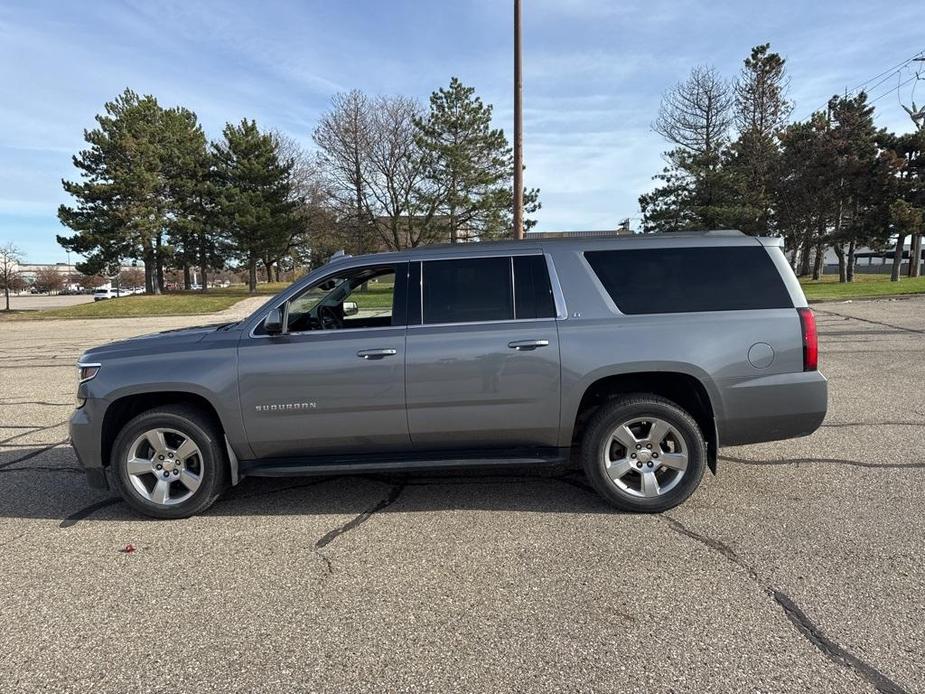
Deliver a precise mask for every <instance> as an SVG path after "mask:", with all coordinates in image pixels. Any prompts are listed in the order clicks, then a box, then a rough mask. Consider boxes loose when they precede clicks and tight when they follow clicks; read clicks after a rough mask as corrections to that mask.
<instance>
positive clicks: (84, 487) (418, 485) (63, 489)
mask: <svg viewBox="0 0 925 694" xmlns="http://www.w3.org/2000/svg"><path fill="white" fill-rule="evenodd" d="M386 502H387V503H386ZM443 510H473V511H476V510H478V511H513V512H531V513H608V514H610V513H616V511H615V510H614V509H613V508H612V507H610V506H609V505H607V504H606V503H605V502H604V501H603V500H602V499H601V498H600V497H599V496H598V495H597V493H596V492H595V491H594V490H593V489H592V488H591V486H590V484H589V483H588V481H587V480H586V478H585V477H584V475H583V473H582V472H581V471H579V470H574V469H566V468H563V467H556V468H555V469H537V468H535V467H522V466H520V467H518V466H514V465H512V466H511V467H505V468H504V469H491V470H484V469H482V470H462V471H437V472H433V473H431V472H427V473H414V474H399V473H388V474H362V475H360V474H358V475H329V476H318V477H293V478H260V477H248V478H245V479H243V480H241V482H240V483H239V484H238V485H237V486H236V487H233V488H231V489H229V490H228V491H226V493H225V494H224V495H223V496H222V497H221V498H220V499H219V500H218V501H217V502H216V503H215V504H214V505H213V506H212V507H211V508H210V509H208V510H207V511H206V512H205V513H203V514H201V515H202V516H228V517H231V516H274V515H276V516H287V515H310V514H314V515H326V514H337V515H351V514H353V515H360V514H366V513H371V512H395V511H400V512H402V513H416V512H433V511H443ZM0 518H35V519H49V520H58V521H59V525H60V527H64V528H67V527H71V526H73V525H75V524H76V523H78V522H80V521H82V520H84V519H93V520H99V521H127V520H133V521H138V520H145V517H144V516H141V515H140V514H138V513H136V512H135V511H134V510H133V509H131V508H130V507H129V506H128V505H127V504H125V503H124V502H123V501H122V500H121V499H120V498H119V497H118V494H117V493H116V492H115V490H100V489H93V488H91V487H89V485H88V484H87V482H86V478H85V475H84V473H83V470H82V469H81V468H80V467H79V465H78V463H77V460H76V458H75V456H74V454H73V451H71V449H70V448H69V447H64V446H60V445H58V446H57V447H35V448H31V447H22V448H18V449H16V450H15V451H5V452H3V453H0Z"/></svg>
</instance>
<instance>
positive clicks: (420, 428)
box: [406, 255, 560, 450]
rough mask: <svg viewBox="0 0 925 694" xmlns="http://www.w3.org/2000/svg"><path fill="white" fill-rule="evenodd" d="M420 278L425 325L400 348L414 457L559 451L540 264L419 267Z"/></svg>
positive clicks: (547, 297) (474, 262)
mask: <svg viewBox="0 0 925 694" xmlns="http://www.w3.org/2000/svg"><path fill="white" fill-rule="evenodd" d="M416 272H417V269H415V271H414V272H412V276H414V275H415V274H416ZM420 274H421V292H420V295H421V308H422V316H423V317H422V318H421V319H420V321H419V322H418V324H417V325H409V328H408V337H407V342H406V350H407V357H406V378H407V388H406V390H407V399H408V426H409V429H410V432H411V439H412V442H413V444H414V446H415V448H416V449H418V450H427V449H441V448H444V449H445V448H454V449H490V448H522V447H537V446H555V445H557V442H558V435H559V387H560V386H559V381H560V373H559V336H558V329H557V325H556V319H555V316H556V309H555V304H554V300H553V297H552V292H551V289H550V285H549V275H548V272H547V269H546V262H545V258H544V256H542V255H532V256H515V257H514V258H513V259H512V258H511V257H500V258H495V257H492V258H461V259H452V260H432V261H424V262H423V263H421V268H420ZM409 306H410V304H409ZM412 322H414V321H413V319H412V316H411V314H410V313H409V323H412Z"/></svg>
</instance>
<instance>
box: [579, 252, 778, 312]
mask: <svg viewBox="0 0 925 694" xmlns="http://www.w3.org/2000/svg"><path fill="white" fill-rule="evenodd" d="M585 257H586V258H587V259H588V262H589V263H590V264H591V267H592V268H593V269H594V272H595V273H596V274H597V276H598V278H599V279H600V280H601V283H602V284H603V285H604V288H605V289H606V290H607V292H608V293H609V294H610V297H611V298H612V299H613V301H614V303H615V304H616V305H617V308H619V309H620V311H622V312H623V313H630V314H636V313H684V312H691V311H737V310H738V311H741V310H746V309H766V308H792V307H793V302H792V301H791V299H790V294H789V293H788V292H787V289H786V287H784V283H783V281H782V280H781V278H780V275H779V274H778V273H777V269H776V268H775V267H774V264H773V262H772V261H771V258H770V257H769V256H768V254H767V252H766V251H765V249H764V248H761V247H752V248H749V247H729V248H720V247H712V248H652V249H639V250H627V251H589V252H587V253H585Z"/></svg>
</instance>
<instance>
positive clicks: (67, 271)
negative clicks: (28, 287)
mask: <svg viewBox="0 0 925 694" xmlns="http://www.w3.org/2000/svg"><path fill="white" fill-rule="evenodd" d="M13 269H14V270H15V271H16V272H18V273H19V275H20V276H21V277H22V278H23V279H24V280H25V281H26V283H27V284H32V283H33V282H35V276H36V275H37V274H38V273H39V272H41V271H43V270H54V271H55V272H57V273H58V274H59V275H61V276H62V277H64V278H65V279H67V278H68V277H69V276H70V275H72V274H77V270H75V269H74V266H73V265H68V264H67V263H19V264H18V265H16V266H15V267H14V268H13ZM132 269H134V268H133V266H131V265H123V266H122V267H121V268H120V271H122V270H132Z"/></svg>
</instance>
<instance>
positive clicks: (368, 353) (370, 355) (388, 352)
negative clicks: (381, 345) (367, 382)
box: [357, 349, 398, 359]
mask: <svg viewBox="0 0 925 694" xmlns="http://www.w3.org/2000/svg"><path fill="white" fill-rule="evenodd" d="M396 354H398V350H397V349H361V350H360V351H359V352H357V356H358V357H360V359H382V358H383V357H394V356H395V355H396Z"/></svg>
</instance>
